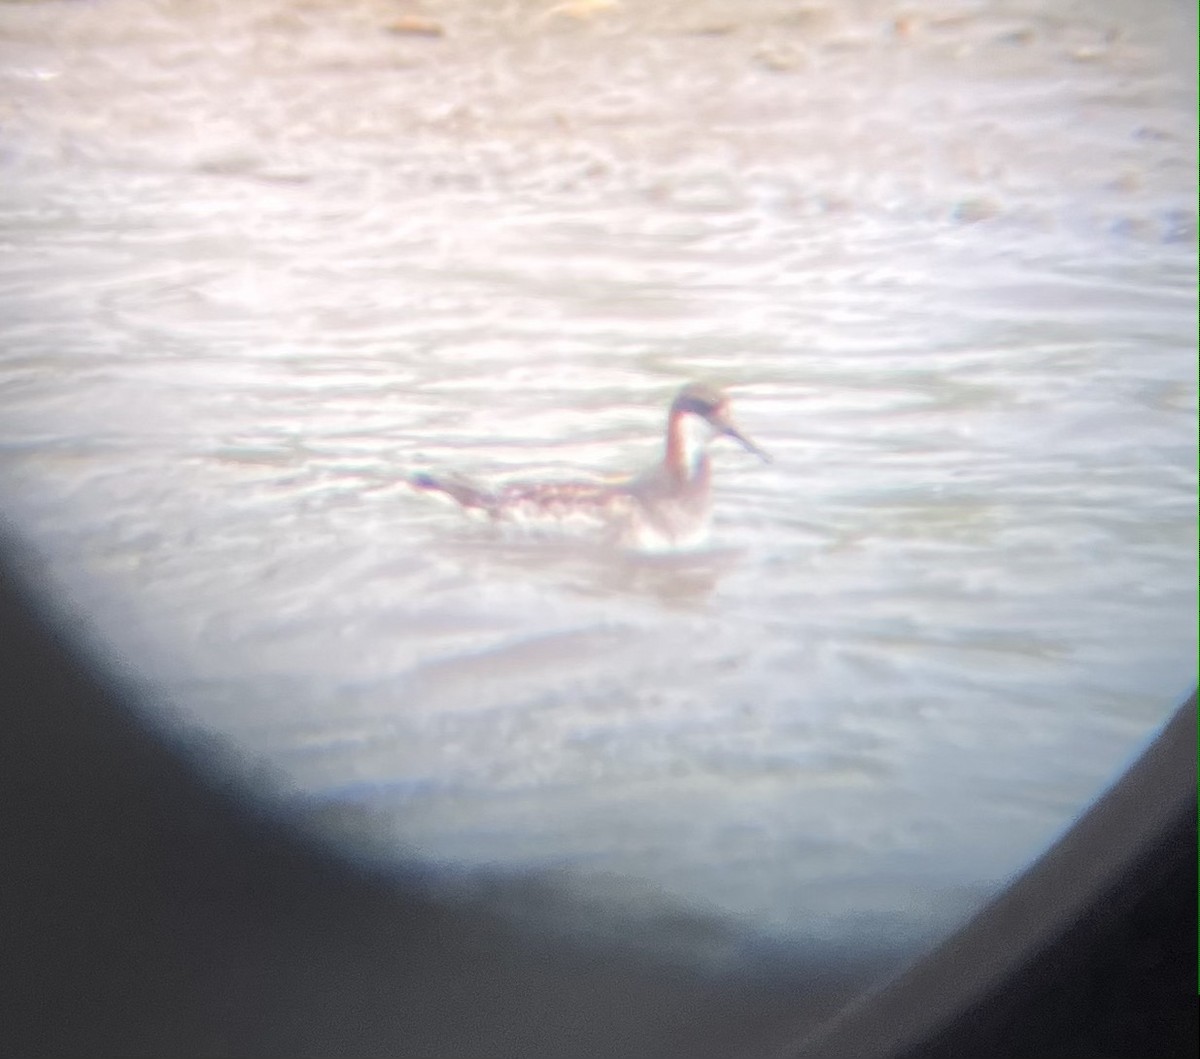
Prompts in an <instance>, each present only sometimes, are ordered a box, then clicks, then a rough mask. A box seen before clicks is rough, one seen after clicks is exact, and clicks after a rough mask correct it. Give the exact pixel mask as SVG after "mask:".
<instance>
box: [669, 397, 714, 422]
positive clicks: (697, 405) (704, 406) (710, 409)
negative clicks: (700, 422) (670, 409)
mask: <svg viewBox="0 0 1200 1059" xmlns="http://www.w3.org/2000/svg"><path fill="white" fill-rule="evenodd" d="M677 407H678V409H679V410H680V411H681V412H691V413H692V414H693V415H698V416H703V417H704V418H705V419H707V418H708V417H709V416H711V415H712V414H713V413H714V412H716V411H717V405H716V403H715V402H713V401H706V400H705V399H704V398H703V397H694V396H692V395H690V394H689V395H688V396H686V397H682V398H680V400H679V403H678V405H677Z"/></svg>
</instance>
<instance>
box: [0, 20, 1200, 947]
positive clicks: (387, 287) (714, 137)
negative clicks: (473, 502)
mask: <svg viewBox="0 0 1200 1059" xmlns="http://www.w3.org/2000/svg"><path fill="white" fill-rule="evenodd" d="M423 10H424V16H423V17H425V18H428V19H430V20H431V22H430V24H429V25H428V26H425V27H424V29H425V30H426V32H421V33H415V32H411V31H412V30H413V29H417V28H422V24H419V23H414V22H411V21H405V20H404V19H402V18H401V15H400V14H398V12H400V13H401V14H402V13H403V9H402V8H401V7H400V6H399V5H396V4H392V3H384V2H382V0H380V2H370V0H360V2H334V0H309V2H303V3H302V2H298V0H297V2H292V3H286V2H283V0H243V2H238V3H233V2H215V0H214V2H207V3H185V2H183V0H157V2H152V3H146V2H142V0H138V2H134V0H96V2H92V3H75V2H68V0H62V2H49V3H29V4H8V3H6V4H3V5H0V47H2V55H0V84H2V88H0V174H2V179H3V187H4V193H3V196H0V226H2V229H3V238H4V249H5V253H4V255H3V256H2V257H0V443H2V448H0V495H2V500H3V506H4V510H5V512H6V515H5V525H6V527H7V531H8V532H9V533H10V534H15V535H16V536H17V537H18V538H20V539H22V540H23V541H25V542H26V550H27V554H29V555H30V559H29V562H30V563H31V567H30V569H31V570H34V569H36V570H38V571H40V576H44V577H45V578H46V579H47V583H48V584H52V585H53V586H54V588H55V591H56V592H57V594H58V595H59V597H60V599H61V600H62V602H63V603H64V604H65V605H66V606H67V607H68V608H69V609H70V610H71V611H72V612H73V613H74V614H76V615H77V616H78V618H79V620H80V621H81V622H82V626H83V628H84V629H85V632H86V633H87V634H88V635H89V636H91V637H92V638H93V640H94V641H95V642H97V643H99V644H101V645H102V647H103V649H104V650H105V651H106V652H108V653H109V655H110V656H111V658H113V659H114V660H116V661H117V663H118V664H119V665H120V666H121V667H122V669H123V670H124V671H125V672H126V673H127V674H128V675H129V676H130V677H131V678H132V679H134V680H135V681H136V682H137V684H138V685H139V687H140V688H141V689H142V690H143V691H144V692H145V693H146V696H147V698H148V700H149V701H152V702H153V703H155V707H154V709H155V710H156V711H159V712H158V713H156V716H160V717H161V718H162V720H163V723H164V724H166V725H168V726H169V728H170V729H171V730H172V731H175V732H176V733H178V734H179V735H180V737H181V738H182V739H184V740H185V741H194V740H197V739H204V738H208V737H211V736H216V737H219V738H220V739H221V740H223V741H224V742H223V746H224V747H225V749H224V750H222V751H221V753H222V754H228V755H231V756H232V757H234V758H236V759H237V760H238V761H240V762H241V765H242V766H243V767H245V768H247V769H248V770H249V771H250V772H251V773H254V774H261V773H263V772H264V771H265V773H266V774H267V775H268V776H269V777H270V780H269V783H268V788H269V789H270V791H271V792H272V793H271V795H270V796H271V797H272V798H275V799H278V801H279V802H280V804H281V805H282V806H283V808H284V809H286V810H287V811H288V812H291V813H295V814H297V815H298V816H300V817H301V818H303V819H305V820H309V821H312V822H314V823H315V824H316V825H318V826H320V827H321V828H322V829H323V830H324V831H325V832H326V833H329V834H333V835H335V836H340V837H344V838H346V839H347V840H348V841H352V842H353V843H354V844H355V845H356V847H358V846H360V845H361V843H364V842H365V843H367V845H368V847H369V848H370V849H371V850H372V851H374V853H376V854H379V853H382V854H384V855H392V856H395V857H397V858H398V859H400V860H403V861H404V862H406V863H409V864H413V863H415V864H418V865H421V866H423V867H424V868H425V869H427V870H429V871H431V872H434V873H435V874H436V873H451V874H455V873H457V874H460V875H461V873H464V872H465V873H467V874H469V875H473V876H474V875H482V876H484V877H490V876H496V875H498V876H502V877H508V878H514V879H527V880H528V879H533V880H536V882H537V885H538V886H539V887H542V889H543V890H544V893H545V894H546V895H549V896H548V898H547V899H548V900H549V899H553V900H558V898H559V897H562V899H563V900H566V901H567V902H568V903H576V904H578V905H580V906H581V907H584V908H591V909H592V911H591V912H590V913H587V915H591V916H593V917H594V921H595V922H597V923H599V922H600V921H602V920H605V921H610V922H612V923H614V924H616V927H615V929H617V930H618V931H619V930H622V929H625V928H624V926H622V925H623V924H625V923H627V922H628V919H629V917H641V918H642V919H643V920H644V919H645V918H646V917H647V916H648V915H649V916H650V917H651V918H656V917H657V919H661V920H662V921H663V922H668V923H669V922H681V920H679V919H678V916H679V915H684V914H686V915H687V916H691V917H693V918H694V919H695V920H697V921H702V920H705V919H708V920H711V921H712V922H713V923H720V924H723V929H728V930H729V931H731V934H730V936H731V937H738V936H742V934H741V932H747V936H748V935H749V934H756V935H758V936H761V937H768V938H774V939H781V940H784V941H785V942H786V943H788V944H791V942H792V941H794V940H797V941H800V942H804V941H808V942H812V943H816V942H820V943H822V944H828V945H832V946H835V947H842V948H845V949H846V950H872V951H875V950H878V951H880V952H889V953H906V952H912V951H914V950H915V949H916V948H918V947H920V946H923V945H927V944H929V943H931V942H932V941H933V940H936V939H937V938H940V937H941V936H943V935H944V934H946V933H947V932H949V931H950V930H951V929H953V928H954V927H955V926H957V925H958V924H959V923H960V922H961V921H962V919H963V918H964V917H965V916H967V915H969V914H970V913H971V912H972V911H973V910H975V909H976V908H977V907H979V905H980V904H981V903H982V902H983V901H984V900H986V899H987V898H988V897H989V896H990V895H991V894H993V893H994V892H995V891H996V889H997V888H998V887H999V886H1001V885H1002V884H1003V883H1004V881H1005V880H1006V879H1007V878H1008V877H1010V876H1011V875H1012V874H1013V873H1014V872H1017V871H1019V870H1020V869H1021V868H1023V867H1024V866H1025V865H1026V864H1028V863H1029V861H1030V860H1031V859H1032V858H1034V857H1035V856H1036V855H1038V854H1039V853H1040V852H1041V851H1042V850H1043V849H1044V848H1045V847H1046V846H1047V844H1048V843H1049V842H1050V841H1051V840H1053V838H1054V837H1055V836H1056V835H1057V834H1058V833H1059V832H1061V830H1062V829H1063V828H1064V827H1066V826H1067V825H1068V824H1069V822H1070V821H1071V820H1072V819H1073V818H1074V817H1075V815H1076V814H1078V813H1079V812H1080V811H1081V810H1083V809H1084V808H1085V807H1086V806H1087V805H1088V804H1089V803H1090V802H1091V801H1092V800H1093V799H1094V798H1095V797H1096V795H1097V794H1098V793H1099V792H1100V791H1101V790H1102V789H1103V787H1104V786H1105V785H1106V784H1108V783H1109V782H1111V781H1112V779H1113V778H1114V777H1115V776H1116V775H1117V773H1118V772H1119V771H1120V770H1121V769H1122V768H1123V767H1124V765H1125V764H1126V763H1127V762H1128V761H1129V760H1130V758H1131V757H1132V756H1133V755H1134V754H1135V753H1136V752H1137V751H1138V750H1139V749H1140V748H1141V747H1142V746H1143V745H1144V743H1145V742H1146V740H1147V739H1148V738H1149V737H1150V736H1151V735H1152V734H1153V732H1154V731H1155V729H1156V727H1157V726H1158V725H1159V724H1160V723H1161V722H1162V721H1163V720H1164V719H1165V718H1166V716H1167V713H1168V712H1169V710H1170V709H1171V708H1172V707H1173V706H1174V705H1175V704H1176V703H1177V701H1178V700H1179V699H1180V698H1181V697H1182V695H1183V694H1184V693H1185V692H1186V690H1187V689H1188V687H1189V686H1190V684H1191V682H1192V680H1193V668H1194V657H1195V626H1194V615H1195V603H1196V601H1195V585H1196V576H1195V575H1196V570H1195V555H1194V540H1195V503H1194V497H1195V487H1196V464H1195V445H1194V438H1195V420H1196V389H1195V387H1196V358H1195V348H1194V345H1195V335H1196V295H1195V290H1196V287H1195V280H1196V275H1195V273H1196V269H1195V260H1196V259H1195V254H1196V231H1195V212H1194V188H1195V157H1196V150H1195V120H1194V119H1195V101H1194V85H1195V72H1194V57H1193V56H1192V54H1191V53H1190V51H1189V50H1188V48H1189V47H1190V45H1191V42H1193V41H1194V40H1195V32H1194V28H1193V26H1192V24H1191V22H1190V21H1189V19H1190V18H1192V17H1194V13H1193V12H1191V11H1190V10H1189V5H1185V4H1178V5H1177V4H1172V3H1165V2H1164V3H1153V4H1143V3H1133V2H1129V3H1124V2H1118V0H1107V2H1103V3H1099V2H1098V3H1091V4H1079V5H1066V4H1059V3H1049V2H1045V3H1038V2H1034V0H1030V2H1028V3H1017V2H1004V3H995V4H991V5H978V4H965V3H963V4H959V3H954V2H952V0H918V2H916V3H906V4H899V3H891V2H888V0H876V2H865V3H861V4H856V5H841V4H825V3H821V2H817V3H812V4H805V5H799V4H787V3H778V2H769V0H760V2H755V3H737V4H733V3H716V2H713V3H683V2H662V3H642V4H635V3H625V4H623V5H619V4H613V5H607V6H606V5H601V4H595V5H590V6H589V5H584V4H576V5H569V4H567V5H559V6H558V7H557V8H555V7H554V6H553V5H552V4H550V3H534V2H532V0H528V2H524V0H523V2H515V3H508V4H504V5H492V4H483V3H479V4H470V3H467V2H465V0H446V2H444V3H433V2H430V3H428V4H427V5H426V6H425V8H424V9H423ZM435 31H436V32H435ZM694 378H704V379H709V380H714V381H716V382H718V383H721V384H723V385H726V386H728V387H729V388H730V392H731V394H732V395H733V399H734V403H735V411H736V413H737V416H738V419H739V422H740V423H741V425H742V427H743V428H744V429H745V431H746V432H747V433H748V434H749V435H750V436H752V437H753V438H755V439H756V440H757V441H758V442H759V443H760V444H761V445H763V447H764V448H767V449H769V450H770V451H771V452H772V454H773V455H774V456H775V463H774V464H772V465H770V466H766V465H763V464H761V463H759V462H757V461H755V460H754V459H752V458H751V457H749V456H748V455H747V454H746V453H744V452H743V451H741V450H740V449H738V448H737V447H736V446H734V445H730V444H726V445H718V446H716V447H715V448H714V459H715V465H716V466H715V474H716V490H717V507H716V520H715V526H714V535H713V540H712V543H711V547H710V548H708V549H706V550H704V551H702V552H698V553H694V554H686V555H679V556H667V557H656V558H639V557H636V556H627V555H622V554H619V553H613V552H607V551H605V550H603V549H600V548H598V547H596V546H594V545H593V544H592V543H590V542H588V541H585V540H580V539H577V538H575V537H573V536H567V537H550V538H547V537H544V536H542V535H531V534H529V533H517V532H513V531H512V530H507V529H505V528H504V527H492V526H488V525H479V524H475V523H472V522H470V521H468V520H465V519H463V518H461V517H460V516H459V514H458V513H456V512H454V511H452V510H450V509H449V508H447V507H444V506H441V505H439V504H437V503H436V502H434V501H433V500H432V499H431V498H430V497H429V496H427V495H423V494H420V493H416V492H413V491H411V490H410V489H409V488H408V487H407V486H406V485H405V484H404V482H403V476H404V475H405V474H408V473H410V472H412V471H415V470H421V471H449V470H454V471H459V472H463V473H466V474H471V475H476V476H478V477H480V478H483V479H489V480H504V478H505V476H507V475H513V474H516V473H518V472H521V473H523V474H528V475H529V476H532V477H534V478H554V477H562V476H564V475H569V474H570V473H572V471H573V469H577V470H578V471H579V472H581V473H585V474H588V475H600V476H603V475H607V474H613V473H620V472H622V471H625V470H635V469H637V468H638V467H639V466H641V465H643V464H644V463H646V462H648V461H650V460H653V459H654V458H655V457H656V455H657V452H658V446H659V444H660V438H659V433H660V431H661V428H662V422H663V417H664V412H665V408H666V404H667V402H668V401H669V400H670V398H671V396H672V394H673V393H674V392H675V391H676V390H677V388H678V387H679V386H680V385H681V384H682V383H684V382H686V381H688V380H691V379H694ZM647 910H649V911H647ZM673 916H674V917H676V918H675V919H672V918H671V917H673Z"/></svg>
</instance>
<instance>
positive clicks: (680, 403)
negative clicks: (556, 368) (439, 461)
mask: <svg viewBox="0 0 1200 1059" xmlns="http://www.w3.org/2000/svg"><path fill="white" fill-rule="evenodd" d="M719 437H728V438H733V440H734V441H737V442H738V443H739V444H740V445H741V446H742V447H743V448H744V449H745V450H746V451H747V452H750V453H753V454H754V455H755V456H758V457H759V458H760V459H761V460H763V461H764V462H766V463H770V462H771V457H770V456H768V455H767V454H766V453H765V452H763V450H762V449H760V448H759V447H758V446H757V445H755V444H754V442H752V441H751V440H750V439H749V438H747V437H746V435H744V434H743V433H742V432H741V431H740V430H738V428H737V427H736V426H735V425H734V423H733V420H732V418H731V417H730V410H729V398H728V397H727V396H726V395H725V394H723V393H722V392H721V391H720V390H716V389H713V388H712V387H711V386H705V385H703V384H701V383H690V384H689V385H687V386H685V387H684V388H683V389H682V390H680V391H679V393H678V395H677V396H676V397H675V400H674V401H672V402H671V409H670V411H669V412H668V414H667V430H666V445H665V448H664V451H663V455H662V458H661V459H660V460H659V461H658V462H657V463H656V464H654V465H653V466H651V467H648V468H647V469H646V470H644V471H643V472H642V473H641V474H638V475H636V476H634V477H632V478H629V479H626V480H624V481H620V482H616V483H600V482H509V483H507V484H505V485H502V486H500V487H499V488H497V489H494V490H491V489H486V488H484V487H482V486H479V485H476V484H475V483H473V482H470V481H467V480H465V479H462V478H457V477H451V478H442V477H435V476H433V475H429V474H418V475H414V476H413V477H412V478H410V479H409V481H410V483H411V484H412V485H413V486H414V487H415V488H417V489H425V490H431V491H434V492H438V493H444V494H445V495H446V496H449V497H451V498H452V499H454V500H455V501H457V502H458V504H459V505H460V506H461V507H463V508H465V509H468V510H477V511H481V512H483V513H485V514H487V515H488V516H489V517H491V518H492V519H494V520H497V521H502V520H503V521H515V522H536V521H565V520H568V519H574V518H576V517H583V518H586V519H588V520H590V521H597V522H599V523H600V524H601V525H602V526H604V527H605V529H606V531H607V536H608V538H609V540H610V541H612V542H613V543H615V544H617V545H618V546H620V547H625V548H632V549H636V550H641V551H654V550H669V549H678V548H687V547H694V546H696V545H698V544H700V543H701V542H702V541H703V540H704V539H705V538H706V536H707V535H708V526H709V519H710V516H711V513H712V468H711V462H710V460H709V456H708V445H709V442H711V441H713V440H715V439H716V438H719Z"/></svg>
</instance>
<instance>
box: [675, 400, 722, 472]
mask: <svg viewBox="0 0 1200 1059" xmlns="http://www.w3.org/2000/svg"><path fill="white" fill-rule="evenodd" d="M712 436H713V429H712V427H710V426H709V425H708V423H706V422H705V421H704V420H703V419H701V418H700V417H699V416H697V415H692V414H691V413H689V412H672V413H671V415H670V418H669V419H668V420H667V466H668V467H669V468H670V470H671V473H672V474H674V475H676V476H677V477H679V478H684V479H690V478H695V477H697V476H698V475H700V474H702V473H703V471H704V466H705V463H706V462H707V459H708V455H707V451H708V443H709V442H710V441H711V440H712Z"/></svg>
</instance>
